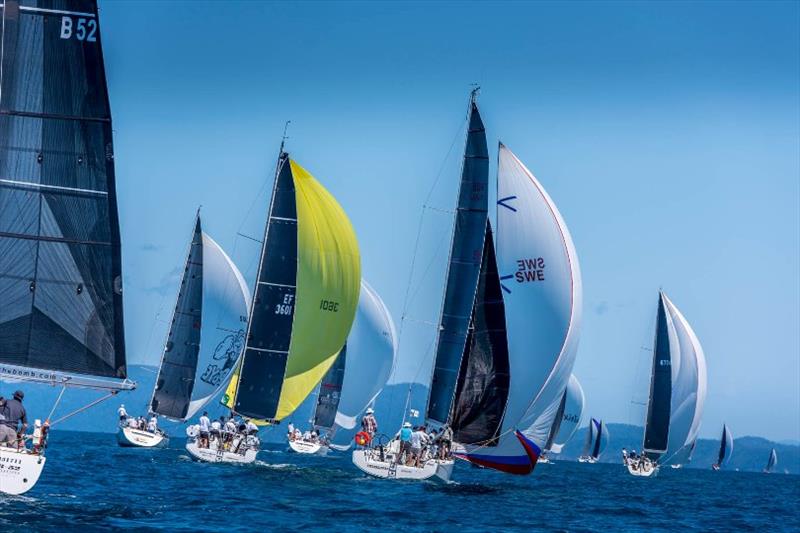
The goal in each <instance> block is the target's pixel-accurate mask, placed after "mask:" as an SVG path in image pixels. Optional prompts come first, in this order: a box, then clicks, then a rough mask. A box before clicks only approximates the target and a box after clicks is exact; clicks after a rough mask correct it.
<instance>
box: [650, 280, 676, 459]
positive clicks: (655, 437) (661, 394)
mask: <svg viewBox="0 0 800 533" xmlns="http://www.w3.org/2000/svg"><path fill="white" fill-rule="evenodd" d="M671 409H672V354H671V352H670V343H669V331H668V325H667V314H666V307H665V303H664V298H663V295H662V293H659V297H658V318H657V322H656V337H655V342H654V348H653V368H652V374H651V378H650V401H649V403H648V407H647V421H646V423H645V431H644V447H643V448H644V451H645V452H647V453H648V454H650V455H651V456H652V457H653V458H655V457H657V456H658V454H662V453H664V452H666V451H667V447H668V443H669V421H670V413H671Z"/></svg>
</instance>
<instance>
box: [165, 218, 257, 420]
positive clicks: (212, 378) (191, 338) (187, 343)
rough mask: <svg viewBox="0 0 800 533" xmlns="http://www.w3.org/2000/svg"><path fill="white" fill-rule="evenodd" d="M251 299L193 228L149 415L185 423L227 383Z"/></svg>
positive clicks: (215, 248) (226, 261)
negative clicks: (152, 414)
mask: <svg viewBox="0 0 800 533" xmlns="http://www.w3.org/2000/svg"><path fill="white" fill-rule="evenodd" d="M249 300H250V294H249V290H248V289H247V285H246V283H245V281H244V278H243V277H242V275H241V273H240V272H239V270H238V269H237V268H236V266H235V265H234V264H233V262H232V261H231V259H230V258H229V257H228V256H227V254H225V252H224V251H223V250H222V248H220V246H219V245H218V244H217V243H216V242H215V241H214V240H213V239H212V238H211V237H209V236H208V235H207V234H205V233H203V232H202V229H201V223H200V217H198V218H197V221H196V223H195V229H194V234H193V238H192V244H191V247H190V251H189V255H188V257H187V260H186V266H185V269H184V274H183V278H182V279H181V284H180V289H179V292H178V299H177V302H176V304H175V311H174V313H173V317H172V320H171V322H170V324H171V327H170V331H169V335H168V337H167V343H166V345H165V346H164V353H163V356H162V360H161V366H160V368H159V374H158V377H157V379H156V385H155V389H154V391H153V398H152V400H151V403H150V410H151V411H152V412H154V413H157V414H160V415H163V416H166V417H168V418H171V419H175V420H187V419H188V418H191V417H192V416H193V415H194V414H195V413H196V412H197V411H199V410H200V409H201V408H202V407H203V406H204V405H205V404H206V403H208V402H209V401H210V400H211V398H212V397H213V396H214V395H215V394H216V392H217V391H219V390H220V388H221V387H222V386H223V385H224V384H225V383H226V382H227V378H228V375H229V374H230V373H231V371H232V370H233V368H234V367H235V366H236V365H237V363H238V361H239V357H240V355H241V353H242V349H243V347H244V329H245V326H246V322H245V321H246V320H247V312H248V309H249V307H250V304H249Z"/></svg>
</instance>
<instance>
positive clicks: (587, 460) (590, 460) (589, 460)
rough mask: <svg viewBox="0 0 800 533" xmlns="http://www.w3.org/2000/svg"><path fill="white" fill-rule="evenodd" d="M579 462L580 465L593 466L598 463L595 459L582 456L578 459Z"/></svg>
mask: <svg viewBox="0 0 800 533" xmlns="http://www.w3.org/2000/svg"><path fill="white" fill-rule="evenodd" d="M578 462H579V463H589V464H592V465H593V464H595V463H596V462H597V459H595V458H594V457H588V456H586V455H581V456H580V457H578Z"/></svg>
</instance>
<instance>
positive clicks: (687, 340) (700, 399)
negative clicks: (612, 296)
mask: <svg viewBox="0 0 800 533" xmlns="http://www.w3.org/2000/svg"><path fill="white" fill-rule="evenodd" d="M706 374H707V372H706V360H705V355H704V354H703V348H702V347H701V346H700V341H699V340H698V339H697V335H695V333H694V330H692V327H691V326H690V325H689V322H688V321H687V320H686V318H685V317H684V316H683V314H681V312H680V311H679V310H678V308H677V307H675V304H673V303H672V301H670V299H669V298H668V297H667V295H666V294H664V292H663V291H659V295H658V311H657V318H656V331H655V340H654V347H653V364H652V370H651V378H650V399H649V402H648V408H647V419H646V421H645V432H644V443H643V445H642V450H643V452H642V454H641V455H639V456H634V455H632V454H631V455H628V454H626V453H623V463H624V464H625V465H626V467H627V468H628V471H629V472H630V473H631V474H633V475H635V476H644V477H649V476H651V475H653V474H654V473H655V472H656V471H657V470H658V468H659V465H661V464H669V463H670V462H671V461H673V462H674V463H675V464H681V462H680V461H681V459H680V457H681V453H682V450H686V449H687V448H689V447H691V446H692V443H693V442H695V441H696V440H697V434H698V432H699V431H700V423H701V421H702V416H703V407H704V404H705V398H706V389H707V375H706Z"/></svg>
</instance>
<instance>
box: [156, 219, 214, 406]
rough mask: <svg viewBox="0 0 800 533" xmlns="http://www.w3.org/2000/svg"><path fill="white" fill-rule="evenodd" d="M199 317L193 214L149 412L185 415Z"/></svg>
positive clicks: (198, 251)
mask: <svg viewBox="0 0 800 533" xmlns="http://www.w3.org/2000/svg"><path fill="white" fill-rule="evenodd" d="M202 318H203V234H202V228H201V225H200V217H197V222H196V223H195V227H194V232H193V234H192V244H191V245H190V247H189V255H188V257H187V258H186V265H185V266H184V269H183V276H182V277H181V284H180V288H179V289H178V300H177V302H176V303H175V311H174V313H173V314H172V323H171V324H170V328H169V334H168V336H167V344H166V346H164V355H163V358H162V360H161V368H160V369H159V372H158V377H157V378H156V387H155V391H154V392H153V399H152V401H151V403H150V410H151V411H152V412H154V413H158V414H160V415H163V416H166V417H169V418H173V419H183V418H185V417H186V413H187V412H188V410H189V403H190V402H191V399H192V391H193V390H194V376H195V372H196V370H197V359H198V355H199V353H200V330H201V327H202Z"/></svg>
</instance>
